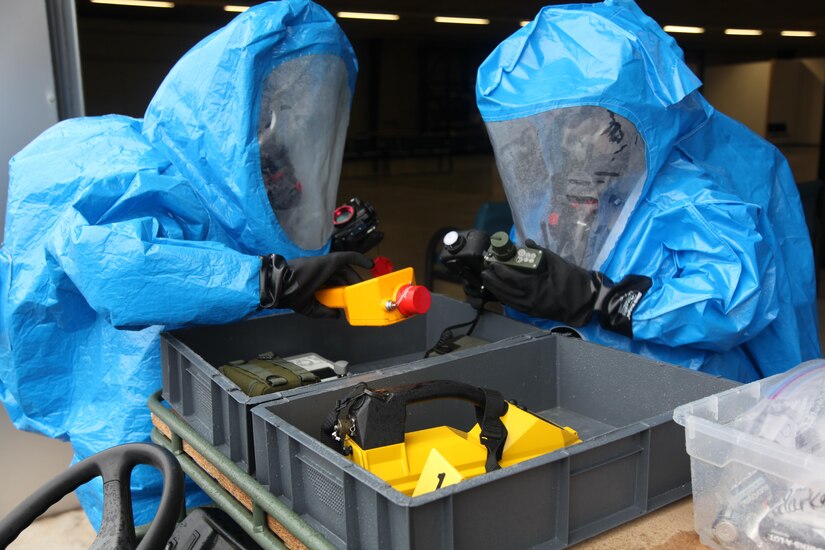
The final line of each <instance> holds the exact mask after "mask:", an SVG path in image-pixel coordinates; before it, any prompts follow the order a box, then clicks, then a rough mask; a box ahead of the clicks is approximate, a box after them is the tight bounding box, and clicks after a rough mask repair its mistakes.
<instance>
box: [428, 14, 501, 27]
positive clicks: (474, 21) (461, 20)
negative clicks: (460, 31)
mask: <svg viewBox="0 0 825 550" xmlns="http://www.w3.org/2000/svg"><path fill="white" fill-rule="evenodd" d="M435 22H436V23H458V24H459V25H489V24H490V20H489V19H478V18H475V17H443V16H441V15H437V16H436V17H435Z"/></svg>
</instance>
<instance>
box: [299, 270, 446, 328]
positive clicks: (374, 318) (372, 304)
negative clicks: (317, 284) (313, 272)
mask: <svg viewBox="0 0 825 550" xmlns="http://www.w3.org/2000/svg"><path fill="white" fill-rule="evenodd" d="M315 298H316V299H317V300H318V301H319V302H321V303H322V304H323V305H325V306H327V307H331V308H335V309H343V310H344V313H345V314H346V316H347V321H348V322H349V324H351V325H368V326H385V325H391V324H393V323H397V322H399V321H403V320H405V319H408V318H410V317H411V316H414V315H416V314H422V313H426V312H427V310H428V309H429V308H430V302H431V299H432V298H431V296H430V292H429V290H427V289H426V288H425V287H423V286H417V285H416V284H415V275H414V273H413V269H412V268H411V267H408V268H405V269H401V270H399V271H393V272H391V273H387V274H386V275H382V276H380V277H374V278H372V279H367V280H366V281H362V282H360V283H357V284H354V285H349V286H338V287H333V288H324V289H321V290H319V291H317V292H316V293H315Z"/></svg>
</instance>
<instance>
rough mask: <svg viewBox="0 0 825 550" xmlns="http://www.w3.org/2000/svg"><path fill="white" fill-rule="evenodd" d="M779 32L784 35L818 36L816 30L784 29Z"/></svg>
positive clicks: (798, 36) (797, 36) (796, 36)
mask: <svg viewBox="0 0 825 550" xmlns="http://www.w3.org/2000/svg"><path fill="white" fill-rule="evenodd" d="M779 34H780V35H782V36H791V37H795V38H813V37H814V36H816V33H815V32H814V31H782V32H780V33H779Z"/></svg>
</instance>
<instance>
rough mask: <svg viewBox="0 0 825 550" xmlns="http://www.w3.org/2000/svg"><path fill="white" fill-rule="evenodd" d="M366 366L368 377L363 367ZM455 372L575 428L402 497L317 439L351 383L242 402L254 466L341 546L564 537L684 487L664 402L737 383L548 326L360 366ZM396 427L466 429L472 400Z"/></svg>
mask: <svg viewBox="0 0 825 550" xmlns="http://www.w3.org/2000/svg"><path fill="white" fill-rule="evenodd" d="M367 378H368V379H367ZM436 379H453V380H460V381H463V382H467V383H469V384H472V385H476V386H481V387H487V388H493V389H497V390H499V391H500V392H501V393H502V394H503V395H504V397H505V399H508V400H515V401H517V402H518V404H519V405H521V406H523V407H524V408H526V409H527V410H529V411H532V412H534V413H537V414H539V415H540V416H542V417H544V418H547V419H549V420H552V421H554V422H557V423H559V424H563V425H567V426H570V427H572V428H573V429H575V430H577V431H578V432H579V436H580V437H581V439H582V443H579V444H577V445H573V446H570V447H567V448H566V449H561V450H558V451H555V452H552V453H548V454H546V455H543V456H540V457H536V458H534V459H532V460H528V461H525V462H522V463H519V464H516V465H513V466H510V467H508V468H504V469H501V470H497V471H495V472H491V473H488V474H484V475H482V476H478V477H475V478H471V479H468V480H465V481H462V482H460V483H458V484H456V485H452V486H449V487H446V488H443V489H440V490H438V491H434V492H432V493H427V494H424V495H421V496H419V497H415V498H412V497H408V496H406V495H404V494H402V493H400V492H398V491H396V490H395V489H393V488H392V487H391V486H390V485H389V484H387V483H386V482H384V481H383V480H381V479H379V478H378V477H376V476H374V475H373V474H371V473H370V472H368V471H366V470H364V469H362V468H361V467H359V466H357V465H355V464H354V463H352V462H350V461H349V460H348V459H347V458H345V457H343V456H342V455H340V454H338V453H337V452H336V451H335V450H333V449H331V448H329V447H327V446H326V445H325V444H324V443H322V442H321V439H320V429H321V425H322V423H323V421H324V419H325V417H326V415H327V414H328V412H329V411H330V410H331V409H332V408H334V406H335V403H336V401H337V400H338V399H342V398H343V397H345V396H346V395H347V394H348V393H349V392H350V391H351V390H352V387H353V386H354V383H352V382H349V383H346V384H343V383H342V384H336V385H334V386H333V385H330V386H327V387H325V388H320V390H319V391H316V392H313V393H307V394H304V395H299V396H296V397H294V398H289V399H284V400H281V401H276V402H273V403H271V404H264V405H260V406H258V407H255V408H254V409H253V410H252V422H253V432H254V437H255V454H256V461H257V464H258V469H257V472H256V476H255V477H256V479H257V480H258V481H259V482H260V483H261V484H263V485H264V486H265V487H266V488H268V489H269V491H270V492H272V493H273V494H274V495H276V496H277V497H279V498H281V499H282V500H283V501H285V502H286V503H287V504H288V505H289V506H290V507H291V508H292V509H293V510H294V511H295V512H297V513H298V514H300V515H301V516H302V517H303V518H304V519H305V520H306V521H307V522H308V523H310V525H312V526H313V527H314V528H315V529H317V530H318V531H319V532H321V533H322V534H323V535H324V537H326V538H327V539H328V540H330V541H331V542H332V543H333V544H335V545H336V546H338V547H341V548H393V549H394V550H397V549H407V548H422V549H423V548H426V549H431V548H466V549H477V548H564V547H566V546H568V545H569V544H573V543H576V542H580V541H582V540H585V539H587V538H589V537H592V536H594V535H596V534H598V533H600V532H603V531H605V530H607V529H610V528H612V527H615V526H617V525H620V524H622V523H624V522H626V521H629V520H631V519H633V518H636V517H638V516H641V515H643V514H645V513H647V512H649V511H651V510H653V509H656V508H659V507H661V506H664V505H665V504H669V503H671V502H673V501H675V500H677V499H679V498H681V497H684V496H686V495H688V494H690V490H691V487H690V460H689V457H688V455H687V453H686V452H685V443H684V430H683V429H682V428H681V427H680V426H678V425H676V424H674V422H673V421H672V419H671V417H672V411H673V409H674V407H676V406H678V405H680V404H683V403H687V402H689V401H692V400H695V399H697V398H700V397H703V396H706V395H710V394H713V393H717V392H720V391H723V390H726V389H728V388H731V387H733V386H736V385H737V384H736V383H735V382H732V381H729V380H725V379H721V378H715V377H711V376H708V375H704V374H701V373H697V372H694V371H691V370H688V369H684V368H680V367H675V366H672V365H668V364H665V363H659V362H654V361H649V360H646V359H643V358H641V357H639V356H637V355H632V354H628V353H624V352H621V351H617V350H614V349H610V348H605V347H602V346H598V345H595V344H590V343H587V342H584V341H581V340H577V339H572V338H568V337H564V336H555V335H550V334H544V335H537V336H534V337H526V338H523V339H521V340H518V341H510V342H500V343H498V344H495V345H491V346H488V347H487V349H486V350H485V351H484V352H483V353H481V354H474V355H471V356H464V357H459V358H456V357H449V356H446V357H441V358H439V360H438V361H437V362H435V363H433V362H430V363H427V364H424V363H416V364H410V365H406V366H401V367H397V368H394V369H391V370H387V371H384V372H382V373H374V374H373V375H368V376H367V377H365V378H364V379H362V380H359V381H360V382H364V381H367V382H368V383H369V385H370V386H372V387H389V386H395V385H398V384H408V383H413V382H420V381H425V380H436ZM407 412H408V417H407V424H406V426H407V430H408V431H413V430H417V429H424V428H427V427H432V426H435V425H439V424H443V423H444V419H447V418H449V419H451V421H450V422H449V424H450V425H452V426H454V427H456V428H459V429H464V430H466V429H468V428H469V427H470V426H472V424H473V423H474V422H475V416H474V412H473V408H472V407H468V406H467V404H466V403H462V402H457V401H454V400H437V401H430V402H427V403H422V404H417V405H414V406H412V407H409V408H408V411H407Z"/></svg>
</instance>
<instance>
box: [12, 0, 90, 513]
mask: <svg viewBox="0 0 825 550" xmlns="http://www.w3.org/2000/svg"><path fill="white" fill-rule="evenodd" d="M0 75H3V77H2V83H0V121H2V124H0V165H2V167H3V168H2V169H0V219H2V220H5V217H6V194H7V192H6V190H7V187H8V175H9V174H8V170H7V169H6V167H7V165H8V161H9V159H10V158H11V157H12V156H13V155H14V154H15V153H17V152H18V151H19V150H20V149H22V148H23V147H24V146H25V145H26V144H27V143H28V142H30V141H31V140H32V139H34V138H35V137H37V135H38V134H40V133H41V132H42V131H43V130H45V129H46V128H48V127H49V126H51V125H53V124H55V123H56V122H57V101H56V97H55V88H54V79H53V76H52V61H51V52H50V50H49V31H48V25H47V21H46V6H45V3H44V2H33V1H31V0H2V16H0ZM0 237H2V228H0ZM57 391H60V390H57ZM0 442H2V443H0V449H2V450H1V451H0V472H4V475H3V487H2V490H0V517H2V516H5V515H6V514H7V513H8V512H9V510H11V509H12V508H13V507H14V506H15V505H17V504H18V503H19V502H20V501H22V500H23V499H24V498H25V497H27V496H29V495H30V494H31V493H33V492H34V491H35V490H36V489H37V488H38V487H39V486H40V485H42V484H43V483H44V482H45V481H46V480H48V479H50V478H51V477H53V476H55V475H57V474H58V473H60V472H62V471H63V470H65V469H66V468H67V467H68V466H69V461H70V460H71V456H72V452H71V448H70V447H69V445H68V444H66V443H61V442H59V441H55V440H52V439H48V438H45V437H42V436H39V435H34V434H29V433H24V432H20V431H17V430H16V429H15V428H14V426H13V425H12V424H11V421H10V420H9V417H8V415H7V414H6V411H5V409H3V407H2V406H0ZM76 506H78V503H77V499H76V498H75V496H74V495H73V494H72V495H69V496H68V497H66V498H64V499H63V500H62V501H61V502H60V503H58V504H56V505H55V506H54V507H52V509H51V510H50V512H56V511H62V510H65V509H68V508H73V507H76Z"/></svg>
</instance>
